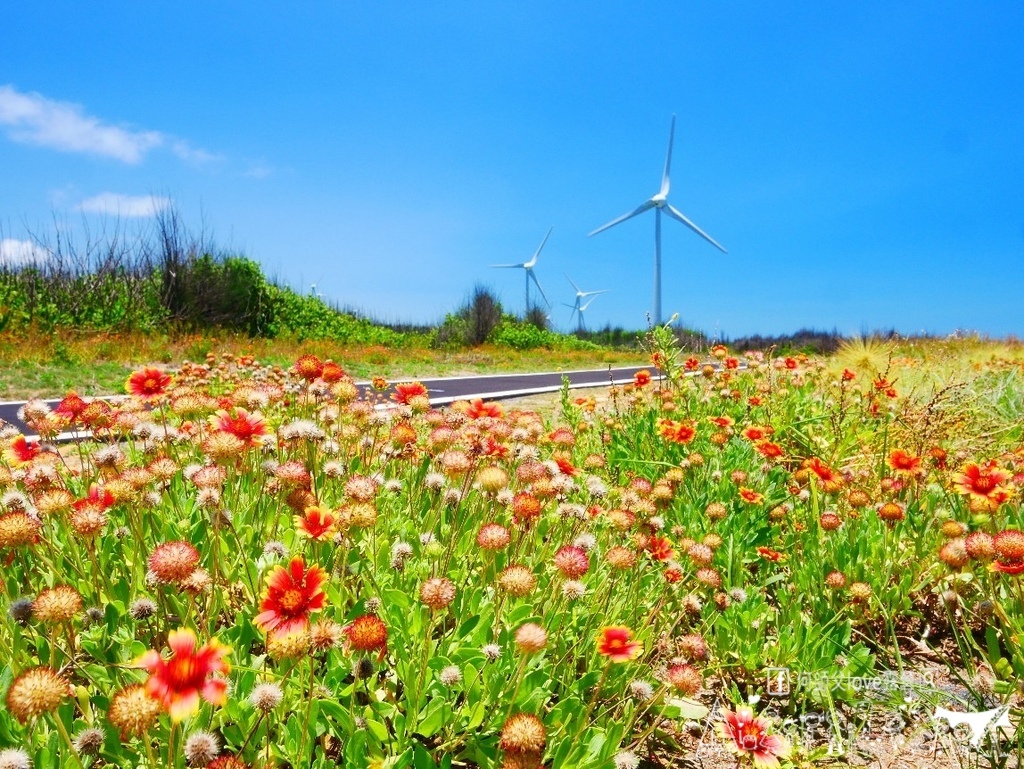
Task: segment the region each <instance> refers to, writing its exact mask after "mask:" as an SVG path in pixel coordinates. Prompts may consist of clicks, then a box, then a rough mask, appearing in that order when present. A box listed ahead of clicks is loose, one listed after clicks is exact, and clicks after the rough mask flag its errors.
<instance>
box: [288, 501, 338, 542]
mask: <svg viewBox="0 0 1024 769" xmlns="http://www.w3.org/2000/svg"><path fill="white" fill-rule="evenodd" d="M337 524H338V516H337V515H335V513H334V511H333V510H331V509H330V508H329V507H324V506H323V505H311V506H310V507H307V508H306V509H305V510H304V511H303V512H302V515H296V516H295V527H296V528H297V529H298V530H299V533H301V534H304V535H305V536H307V537H309V538H310V539H312V540H313V541H314V542H320V541H321V540H324V539H328V538H329V537H331V536H332V535H333V534H334V531H335V529H336V528H337Z"/></svg>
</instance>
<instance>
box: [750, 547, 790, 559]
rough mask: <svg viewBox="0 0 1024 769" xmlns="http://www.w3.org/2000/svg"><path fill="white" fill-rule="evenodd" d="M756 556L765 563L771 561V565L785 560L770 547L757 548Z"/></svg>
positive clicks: (784, 557)
mask: <svg viewBox="0 0 1024 769" xmlns="http://www.w3.org/2000/svg"><path fill="white" fill-rule="evenodd" d="M757 554H758V555H759V556H761V557H762V558H764V559H765V560H766V561H772V562H773V563H777V562H778V561H784V560H786V556H785V555H784V554H783V553H780V552H779V551H778V550H772V549H771V548H770V547H759V548H757Z"/></svg>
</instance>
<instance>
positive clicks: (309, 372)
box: [295, 355, 324, 382]
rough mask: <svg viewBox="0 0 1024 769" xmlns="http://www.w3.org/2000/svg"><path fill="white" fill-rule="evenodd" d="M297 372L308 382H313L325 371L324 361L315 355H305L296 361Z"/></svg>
mask: <svg viewBox="0 0 1024 769" xmlns="http://www.w3.org/2000/svg"><path fill="white" fill-rule="evenodd" d="M295 373H296V374H298V375H299V376H300V377H302V378H303V379H305V380H306V381H307V382H312V381H313V380H314V379H316V378H317V377H319V376H320V375H321V374H323V373H324V364H323V361H321V360H320V359H319V358H318V357H316V356H315V355H303V356H302V357H301V358H299V359H298V360H297V361H295Z"/></svg>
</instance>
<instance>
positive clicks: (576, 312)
mask: <svg viewBox="0 0 1024 769" xmlns="http://www.w3.org/2000/svg"><path fill="white" fill-rule="evenodd" d="M563 274H564V273H563ZM565 279H566V280H567V281H569V285H571V286H572V287H573V288H575V289H576V302H575V304H566V305H565V306H566V307H571V308H572V314H571V315H570V316H569V324H570V325H572V319H573V316H576V317H578V319H579V325H578V326H577V330H579V331H582V330H583V311H584V310H585V309H587V307H589V306H590V302H593V301H594V300H593V299H591V300H590V302H587V303H586V304H585V305H583V306H582V307H580V301H581V300H582V299H583V298H585V297H588V296H596V295H597V294H607V293H608V289H606V288H603V289H601V290H600V291H581V290H580V287H579V286H577V285H576V284H575V283H573V282H572V278H570V277H569V276H568V275H566V276H565ZM563 304H565V303H564V302H563Z"/></svg>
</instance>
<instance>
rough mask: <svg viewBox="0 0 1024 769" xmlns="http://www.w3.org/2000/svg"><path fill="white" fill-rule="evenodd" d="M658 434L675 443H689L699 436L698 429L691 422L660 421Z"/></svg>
mask: <svg viewBox="0 0 1024 769" xmlns="http://www.w3.org/2000/svg"><path fill="white" fill-rule="evenodd" d="M658 433H659V434H660V435H661V437H662V438H665V439H666V440H669V441H672V442H673V443H689V442H690V441H692V440H693V439H694V437H695V436H696V435H697V428H695V427H694V426H693V425H692V424H690V423H689V422H676V421H674V420H671V419H661V420H659V421H658Z"/></svg>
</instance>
